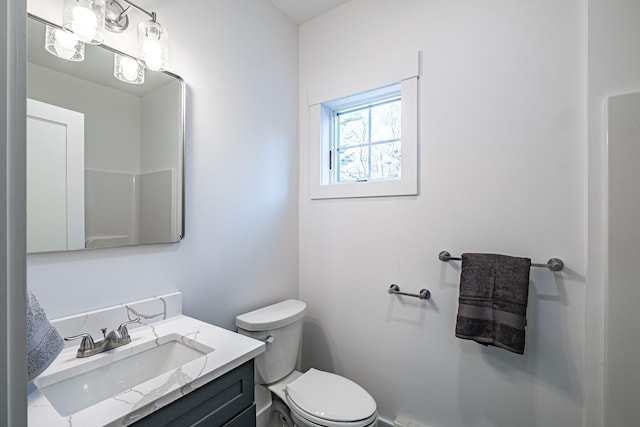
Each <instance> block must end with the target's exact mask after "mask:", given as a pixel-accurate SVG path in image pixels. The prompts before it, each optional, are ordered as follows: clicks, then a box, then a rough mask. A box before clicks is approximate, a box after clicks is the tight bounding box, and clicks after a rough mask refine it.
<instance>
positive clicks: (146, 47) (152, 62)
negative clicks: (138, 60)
mask: <svg viewBox="0 0 640 427" xmlns="http://www.w3.org/2000/svg"><path fill="white" fill-rule="evenodd" d="M142 51H143V52H144V62H145V64H146V65H147V68H148V69H150V70H159V69H160V67H162V48H161V47H160V45H159V44H158V42H157V41H155V40H145V41H144V42H143V43H142Z"/></svg>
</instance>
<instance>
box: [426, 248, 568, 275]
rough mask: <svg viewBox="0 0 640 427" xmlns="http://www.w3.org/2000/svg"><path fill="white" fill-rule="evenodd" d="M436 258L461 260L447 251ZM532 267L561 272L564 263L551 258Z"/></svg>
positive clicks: (558, 259)
mask: <svg viewBox="0 0 640 427" xmlns="http://www.w3.org/2000/svg"><path fill="white" fill-rule="evenodd" d="M438 258H439V259H440V261H444V262H447V261H450V260H453V261H461V260H462V258H459V257H452V256H451V254H450V253H449V252H447V251H442V252H440V253H439V254H438ZM531 266H532V267H546V268H548V269H549V270H551V271H561V270H562V269H563V268H564V262H563V261H562V260H561V259H560V258H551V259H550V260H549V261H547V263H546V264H534V263H531Z"/></svg>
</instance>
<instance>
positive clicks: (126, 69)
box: [120, 57, 139, 82]
mask: <svg viewBox="0 0 640 427" xmlns="http://www.w3.org/2000/svg"><path fill="white" fill-rule="evenodd" d="M120 66H121V67H122V75H123V77H124V78H125V79H127V80H129V81H130V82H131V81H134V80H135V79H136V78H137V77H138V67H139V65H138V62H136V61H135V60H133V59H131V58H128V57H123V58H122V59H121V60H120Z"/></svg>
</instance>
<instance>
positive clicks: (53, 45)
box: [44, 25, 84, 62]
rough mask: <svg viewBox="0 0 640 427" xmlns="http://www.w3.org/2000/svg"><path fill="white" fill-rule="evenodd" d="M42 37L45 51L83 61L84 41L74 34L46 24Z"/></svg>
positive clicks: (70, 59)
mask: <svg viewBox="0 0 640 427" xmlns="http://www.w3.org/2000/svg"><path fill="white" fill-rule="evenodd" d="M44 37H45V39H44V47H45V49H46V50H47V52H49V53H51V54H52V55H55V56H57V57H59V58H62V59H66V60H67V61H76V62H77V61H84V43H82V42H81V41H80V40H78V38H77V37H76V36H75V35H73V34H71V33H69V32H67V31H64V30H62V29H60V28H56V27H52V26H50V25H47V26H46V31H45V36H44Z"/></svg>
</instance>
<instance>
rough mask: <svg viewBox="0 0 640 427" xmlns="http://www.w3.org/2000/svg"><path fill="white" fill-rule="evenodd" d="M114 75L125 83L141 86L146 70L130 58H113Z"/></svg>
mask: <svg viewBox="0 0 640 427" xmlns="http://www.w3.org/2000/svg"><path fill="white" fill-rule="evenodd" d="M113 75H114V76H115V77H116V78H117V79H118V80H121V81H123V82H125V83H132V84H136V85H140V84H142V83H144V68H142V66H141V65H140V64H138V61H136V60H135V59H133V58H129V57H128V56H122V55H118V54H117V53H116V54H115V55H114V56H113Z"/></svg>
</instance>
